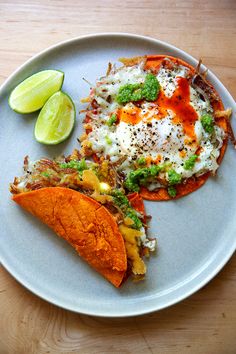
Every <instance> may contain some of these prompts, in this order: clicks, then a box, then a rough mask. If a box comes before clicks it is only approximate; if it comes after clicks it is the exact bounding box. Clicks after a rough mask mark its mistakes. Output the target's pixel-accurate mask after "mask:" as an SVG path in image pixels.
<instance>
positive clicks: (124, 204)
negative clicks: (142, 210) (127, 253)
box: [111, 189, 143, 230]
mask: <svg viewBox="0 0 236 354" xmlns="http://www.w3.org/2000/svg"><path fill="white" fill-rule="evenodd" d="M111 195H112V197H113V202H114V204H115V205H117V206H118V207H119V208H120V209H121V210H122V212H123V213H124V215H125V216H126V217H129V218H130V219H131V220H133V222H134V223H133V224H132V225H131V227H132V228H134V229H137V230H140V229H141V227H142V226H143V224H142V221H141V220H140V219H139V217H138V213H137V211H136V210H135V209H133V208H132V207H131V206H130V203H129V200H128V198H127V197H126V196H125V195H124V193H122V192H121V191H120V190H119V189H114V190H113V191H112V193H111Z"/></svg>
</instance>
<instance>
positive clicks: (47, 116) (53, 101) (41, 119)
mask: <svg viewBox="0 0 236 354" xmlns="http://www.w3.org/2000/svg"><path fill="white" fill-rule="evenodd" d="M74 122H75V106H74V103H73V102H72V100H71V98H70V97H69V96H68V95H67V94H65V93H64V92H62V91H59V92H56V93H54V95H52V96H51V97H50V98H49V100H48V101H47V102H46V103H45V105H44V106H43V108H42V110H41V111H40V113H39V116H38V119H37V121H36V124H35V130H34V134H35V138H36V140H37V141H38V142H40V143H43V144H48V145H54V144H59V143H61V142H62V141H64V140H65V139H66V138H68V136H69V135H70V133H71V132H72V129H73V127H74Z"/></svg>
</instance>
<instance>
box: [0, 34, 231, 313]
mask: <svg viewBox="0 0 236 354" xmlns="http://www.w3.org/2000/svg"><path fill="white" fill-rule="evenodd" d="M143 54H166V55H173V56H177V57H180V58H182V59H183V60H185V61H187V62H188V63H190V64H191V65H193V66H196V64H197V60H195V59H194V58H192V57H191V56H190V55H188V54H186V53H185V52H183V51H182V50H180V49H177V48H175V47H173V46H172V45H169V44H167V43H164V42H161V41H158V40H155V39H151V38H147V37H142V36H137V35H131V34H124V33H110V34H96V35H89V36H85V37H80V38H76V39H72V40H70V41H67V42H63V43H60V44H57V45H55V46H53V47H51V48H49V49H47V50H45V51H44V52H42V53H40V54H38V55H36V56H35V57H34V58H32V59H31V60H29V61H28V62H26V63H25V64H24V65H23V66H21V67H20V68H19V69H18V70H17V71H15V72H14V73H13V74H12V75H11V76H10V78H9V79H8V80H7V81H6V82H5V84H4V85H3V86H2V88H1V91H0V107H1V120H0V132H1V133H0V134H1V137H0V139H1V140H0V147H1V158H0V164H1V166H2V170H3V173H1V177H0V178H1V182H0V188H1V199H0V205H1V209H0V216H1V250H0V256H1V262H2V264H3V265H4V267H5V268H6V269H7V270H8V271H9V272H10V273H11V274H12V275H13V276H14V277H15V278H16V279H17V280H18V281H19V282H20V283H21V284H23V285H24V286H25V287H27V288H28V289H29V290H31V291H32V292H33V293H35V294H37V295H38V296H40V297H42V298H43V299H45V300H47V301H49V302H51V303H53V304H56V305H58V306H60V307H63V308H65V309H69V310H72V311H75V312H79V313H84V314H90V315H97V316H107V317H124V316H131V315H140V314H144V313H148V312H152V311H156V310H160V309H163V308H165V307H167V306H170V305H173V304H175V303H177V302H179V301H180V300H183V299H184V298H186V297H187V296H189V295H191V294H193V293H194V292H195V291H197V290H198V289H200V288H201V287H202V286H203V285H205V284H206V283H207V282H208V281H209V280H210V279H212V278H213V277H214V276H215V275H216V274H217V272H219V270H220V269H221V268H222V267H223V266H224V264H225V263H226V262H227V261H228V259H229V258H230V256H231V255H232V254H233V252H234V250H235V248H236V238H235V231H236V183H235V176H236V164H235V151H234V149H233V148H232V146H229V147H228V149H227V152H226V156H225V158H224V161H223V163H222V165H221V167H220V169H219V172H218V174H217V177H216V178H210V179H209V180H208V182H207V183H206V185H204V186H203V187H202V188H201V189H199V190H198V191H196V192H195V193H193V194H190V195H188V196H186V197H184V198H182V199H180V200H177V201H170V202H159V203H158V202H145V205H146V208H147V212H148V213H149V214H151V215H152V220H151V224H150V226H151V228H150V235H151V236H157V238H158V252H157V255H156V256H153V257H151V259H150V260H149V261H148V273H147V277H146V280H145V281H143V282H139V283H134V282H132V281H131V280H129V281H127V282H126V283H125V284H124V285H123V286H122V287H121V288H120V289H116V288H114V287H113V286H112V285H111V284H109V283H108V282H107V281H106V280H104V279H103V278H102V277H101V276H100V275H99V274H97V273H96V272H95V271H93V270H92V269H91V268H90V267H89V266H88V265H87V264H86V263H85V262H83V261H82V260H81V259H80V258H79V257H78V256H77V254H76V253H75V251H74V250H73V249H72V247H70V246H69V245H68V244H67V243H66V242H65V241H64V240H62V239H59V238H58V237H57V236H56V235H55V234H54V233H53V232H52V231H50V230H49V229H48V228H47V227H46V226H45V225H42V224H41V223H40V222H39V221H38V220H36V219H34V218H33V217H31V216H30V215H28V214H27V213H25V212H24V211H23V210H21V209H20V208H19V207H18V206H17V205H15V204H14V203H13V202H12V201H11V199H10V193H9V191H8V185H9V182H11V181H13V179H14V176H16V175H20V174H21V172H22V170H21V166H22V163H23V158H24V156H25V155H26V154H28V155H29V156H30V158H31V159H32V160H35V159H37V158H39V157H41V156H51V157H54V156H57V155H59V154H61V153H62V152H64V153H69V152H71V151H72V149H73V148H76V147H78V143H77V141H76V138H77V136H79V135H80V133H81V120H82V115H79V114H78V112H79V110H80V109H81V108H82V105H81V104H80V99H81V98H82V97H85V96H86V95H88V93H89V85H88V84H87V83H86V82H85V81H84V80H83V79H82V78H83V77H85V78H86V80H87V81H88V82H91V83H94V82H95V79H96V78H97V77H100V76H101V75H102V74H104V73H105V72H106V68H107V64H108V62H109V61H111V62H116V61H117V59H118V58H119V57H124V56H126V57H132V56H136V55H143ZM200 55H201V53H199V56H200ZM50 68H51V69H58V70H62V71H64V72H65V81H64V84H63V90H64V91H65V92H67V93H68V94H69V95H70V96H71V97H72V99H73V100H74V101H75V105H76V108H77V123H76V126H75V129H74V132H73V135H72V136H71V138H70V139H69V140H67V141H66V142H64V143H62V144H60V145H58V146H53V147H50V146H44V145H40V144H39V143H37V142H36V141H35V139H34V138H33V131H34V124H35V118H36V116H37V114H31V115H26V116H22V115H19V114H17V113H15V112H13V111H12V110H11V109H10V108H9V106H8V96H9V93H10V91H11V90H12V89H13V88H14V87H15V86H16V85H17V84H18V83H19V82H20V81H22V80H23V79H24V78H26V77H28V76H29V75H31V74H33V73H35V72H37V71H39V70H43V69H50ZM208 79H209V80H210V82H212V84H213V85H214V86H215V88H216V90H217V91H218V92H219V93H220V95H221V97H222V100H223V102H224V105H225V107H234V108H235V103H234V100H233V98H232V97H231V96H230V94H229V92H228V91H227V90H226V88H225V87H224V86H223V85H222V84H221V82H220V81H219V80H218V79H217V78H216V77H215V75H214V74H213V73H212V72H210V71H209V73H208ZM234 128H236V127H234Z"/></svg>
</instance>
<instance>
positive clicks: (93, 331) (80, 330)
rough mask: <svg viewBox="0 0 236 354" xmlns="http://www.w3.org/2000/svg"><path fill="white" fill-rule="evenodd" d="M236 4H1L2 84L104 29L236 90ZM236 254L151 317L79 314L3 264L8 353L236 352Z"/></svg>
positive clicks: (1, 340)
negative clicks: (192, 60) (199, 63)
mask: <svg viewBox="0 0 236 354" xmlns="http://www.w3.org/2000/svg"><path fill="white" fill-rule="evenodd" d="M235 19H236V2H235V0H223V1H219V2H218V1H214V0H208V1H207V0H196V1H195V0H189V1H188V0H184V1H174V0H164V1H160V0H143V1H142V2H139V1H137V0H126V1H122V0H119V1H118V0H114V1H109V0H103V1H101V0H92V1H91V0H68V1H59V0H32V1H30V0H28V1H24V0H14V1H13V0H6V1H4V0H0V41H1V42H0V43H1V47H0V54H1V55H0V83H2V82H3V81H4V80H5V79H6V78H7V77H8V75H9V74H10V73H11V72H12V71H13V70H14V69H16V68H17V67H18V66H19V65H20V64H22V63H23V62H24V61H25V60H26V59H28V58H30V57H31V56H32V55H34V54H35V53H37V52H39V51H41V50H42V49H45V48H47V47H48V46H50V45H51V44H54V43H57V42H59V41H62V40H65V39H69V38H72V37H76V36H79V35H84V34H88V33H95V32H105V31H120V32H130V33H138V34H143V35H148V36H152V37H154V38H158V39H161V40H164V41H167V42H169V43H172V44H174V45H175V46H177V47H179V48H181V49H183V50H185V51H187V52H188V53H190V54H192V55H193V56H194V57H196V58H199V57H202V58H203V60H204V63H205V64H206V65H207V66H208V67H209V68H210V69H212V70H213V72H215V73H216V75H217V76H218V77H219V78H220V80H221V81H222V82H223V83H224V84H225V86H226V87H227V88H228V90H229V91H230V92H231V94H232V95H234V96H236V32H235V27H236V20H235ZM235 270H236V258H235V256H234V258H232V259H231V260H230V262H229V263H228V264H227V265H226V266H225V268H224V269H223V270H222V271H221V272H220V274H219V275H218V276H217V277H216V278H215V279H214V280H212V281H211V282H210V284H208V285H207V286H205V287H204V288H203V289H202V290H200V291H198V292H197V293H196V294H194V295H193V296H191V297H190V298H189V299H187V300H185V301H183V302H181V303H180V304H178V305H176V306H173V307H171V308H168V309H165V310H163V311H160V312H156V313H153V314H149V315H146V316H142V317H133V318H128V319H101V318H95V317H89V316H84V315H78V314H74V313H71V312H68V311H65V310H62V309H60V308H58V307H55V306H53V305H51V304H49V303H47V302H45V301H43V300H41V299H39V298H38V297H37V296H34V295H33V294H31V293H30V292H29V291H27V290H26V289H25V288H23V287H22V286H21V285H20V284H18V283H17V282H16V281H15V280H14V279H13V278H12V277H11V276H10V275H9V274H8V273H7V272H6V271H5V270H4V269H3V268H1V269H0V301H1V303H0V353H1V354H6V353H9V354H11V353H17V354H18V353H20V354H21V353H74V352H76V353H81V354H86V353H96V354H97V353H101V354H110V353H137V354H138V353H143V354H145V353H160V354H164V353H178V354H179V353H191V354H192V353H194V354H195V353H203V354H207V353H208V354H230V353H231V354H234V353H236V272H235Z"/></svg>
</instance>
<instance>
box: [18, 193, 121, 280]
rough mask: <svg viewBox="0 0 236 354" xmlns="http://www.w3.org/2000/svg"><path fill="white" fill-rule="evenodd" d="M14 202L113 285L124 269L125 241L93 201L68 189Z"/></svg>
mask: <svg viewBox="0 0 236 354" xmlns="http://www.w3.org/2000/svg"><path fill="white" fill-rule="evenodd" d="M12 199H13V200H14V202H16V203H17V204H19V205H20V206H21V207H22V208H24V209H26V210H27V211H28V212H30V213H31V214H33V215H34V216H36V217H38V218H39V219H40V220H41V221H42V222H43V223H45V224H46V225H48V226H49V227H50V228H51V229H53V230H54V231H55V232H56V233H57V235H58V236H61V237H62V238H64V239H65V240H66V241H68V242H69V243H70V244H71V246H72V247H74V249H75V250H76V251H77V252H78V253H79V255H80V256H81V257H82V258H83V259H84V260H85V261H86V262H88V263H89V264H90V266H91V267H93V268H94V269H95V270H96V271H97V272H99V273H100V274H102V275H103V276H104V277H105V278H106V279H107V280H109V281H110V282H111V283H112V284H113V285H114V286H116V287H119V286H120V285H121V283H122V280H123V278H124V276H125V273H126V270H127V256H126V250H125V245H124V239H123V237H122V235H121V234H120V232H119V229H118V226H117V223H116V221H115V219H114V217H113V216H112V215H111V214H110V213H109V212H108V211H107V209H106V208H105V207H103V206H102V205H101V204H99V203H98V202H96V201H95V200H93V199H91V198H89V197H87V196H86V195H84V194H81V193H79V192H77V191H74V190H72V189H69V188H61V187H49V188H42V189H39V190H35V191H31V192H27V193H20V194H16V195H14V196H13V197H12Z"/></svg>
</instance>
